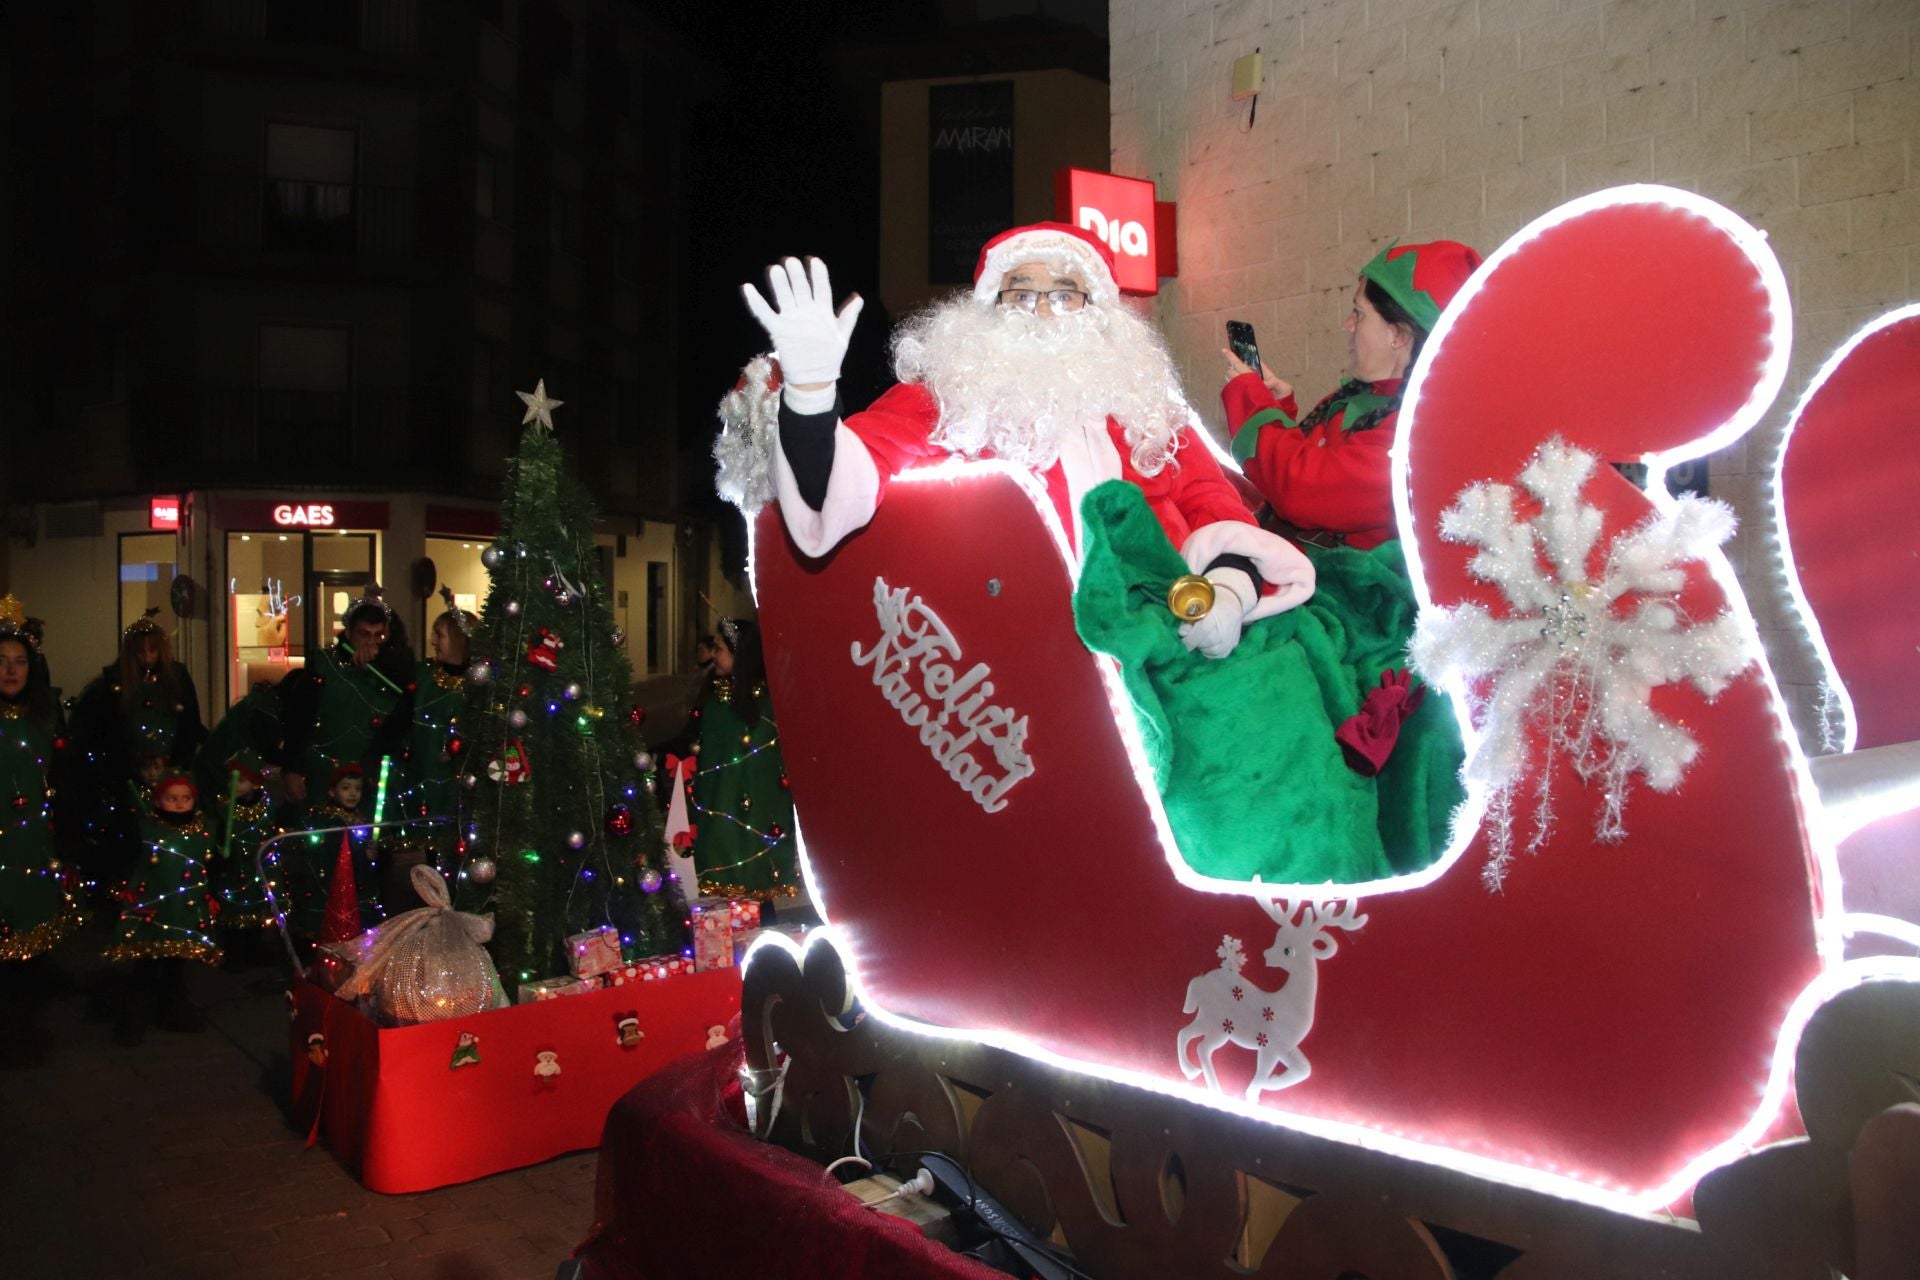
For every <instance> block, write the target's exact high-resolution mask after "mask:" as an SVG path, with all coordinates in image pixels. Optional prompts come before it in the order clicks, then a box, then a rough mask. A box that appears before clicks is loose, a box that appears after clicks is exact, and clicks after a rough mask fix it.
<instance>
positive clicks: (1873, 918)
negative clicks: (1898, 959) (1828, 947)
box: [1839, 911, 1920, 951]
mask: <svg viewBox="0 0 1920 1280" xmlns="http://www.w3.org/2000/svg"><path fill="white" fill-rule="evenodd" d="M1839 928H1840V930H1841V932H1843V933H1845V934H1846V935H1847V936H1848V937H1849V938H1857V937H1860V936H1861V935H1863V934H1870V935H1874V936H1877V937H1882V938H1891V939H1893V940H1894V941H1895V942H1899V943H1903V944H1905V945H1906V946H1909V947H1912V948H1913V949H1914V950H1915V951H1920V924H1915V923H1913V922H1912V921H1911V920H1902V919H1900V918H1899V917H1898V916H1885V915H1880V914H1878V913H1877V912H1872V911H1849V912H1847V913H1846V914H1845V915H1843V916H1841V917H1840V920H1839Z"/></svg>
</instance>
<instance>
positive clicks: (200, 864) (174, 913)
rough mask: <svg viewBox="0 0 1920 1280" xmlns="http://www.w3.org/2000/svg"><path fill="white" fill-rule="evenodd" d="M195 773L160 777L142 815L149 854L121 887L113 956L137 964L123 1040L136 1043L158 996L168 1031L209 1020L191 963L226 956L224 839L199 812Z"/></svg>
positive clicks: (123, 1015) (121, 1024)
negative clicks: (219, 920) (219, 891)
mask: <svg viewBox="0 0 1920 1280" xmlns="http://www.w3.org/2000/svg"><path fill="white" fill-rule="evenodd" d="M199 804H200V791H199V787H198V786H197V785H196V784H195V782H194V780H193V776H192V775H191V774H187V773H170V774H168V775H167V776H166V777H164V778H162V779H160V781H159V782H157V783H155V784H154V788H153V807H152V809H150V810H149V811H148V812H147V814H146V815H145V816H144V817H143V818H142V819H141V822H140V843H141V847H142V849H143V850H144V853H145V857H144V858H143V859H142V861H141V862H140V863H138V864H136V866H135V867H134V869H133V871H132V872H131V873H129V875H128V876H127V879H126V883H125V884H124V885H123V886H122V887H121V890H120V899H121V901H122V903H124V905H123V906H122V907H121V909H120V923H119V924H118V926H116V928H115V929H114V936H115V938H116V939H117V941H115V943H114V945H112V946H111V947H108V948H107V952H106V955H107V959H109V960H113V961H117V962H120V963H131V964H132V965H133V967H134V971H133V975H132V979H131V981H130V982H129V984H128V989H127V992H126V999H125V1002H124V1003H123V1004H122V1006H121V1010H120V1017H119V1020H118V1023H117V1025H116V1026H115V1028H114V1038H115V1039H116V1040H118V1041H119V1042H120V1043H121V1044H137V1043H139V1041H140V1040H141V1039H142V1037H144V1036H145V1034H146V1024H147V1016H148V1014H149V1012H150V1011H151V1007H152V1003H153V1002H155V1001H157V1003H158V1012H159V1021H160V1025H161V1026H162V1027H165V1028H166V1029H167V1030H169V1031H201V1030H204V1029H205V1028H206V1020H205V1018H203V1017H202V1016H201V1014H200V1011H199V1010H198V1009H197V1008H195V1007H194V1005H193V1003H192V1002H191V1001H190V1000H189V999H188V998H187V975H186V964H187V961H189V960H198V961H201V962H202V963H204V964H219V963H220V959H221V951H220V947H219V945H218V944H217V943H215V942H214V940H213V918H214V913H215V911H216V910H217V907H216V901H217V900H216V899H215V898H214V894H213V885H212V883H211V882H210V880H209V871H210V870H211V868H212V866H213V861H214V857H215V855H216V853H217V851H218V847H217V846H216V844H215V843H214V835H213V830H212V828H211V827H210V826H209V825H208V823H207V821H206V819H205V818H204V817H202V816H201V814H200V808H199Z"/></svg>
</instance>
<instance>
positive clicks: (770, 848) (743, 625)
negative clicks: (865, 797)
mask: <svg viewBox="0 0 1920 1280" xmlns="http://www.w3.org/2000/svg"><path fill="white" fill-rule="evenodd" d="M693 714H694V715H695V716H696V717H697V718H698V720H699V726H700V737H699V746H698V748H697V749H698V753H699V761H700V763H699V768H698V771H697V772H696V773H695V774H694V778H693V804H694V825H695V827H696V830H697V834H696V835H695V837H694V846H693V856H694V862H695V865H697V866H698V867H699V870H700V891H701V892H702V893H703V894H706V895H708V896H712V897H730V898H731V897H743V898H759V899H762V900H767V899H777V898H790V897H792V896H794V895H795V894H797V893H798V892H799V876H798V873H797V871H796V870H795V846H794V839H793V797H792V795H791V794H790V793H789V792H788V791H787V771H786V765H785V764H784V763H783V762H782V761H781V758H780V731H779V726H778V725H776V724H775V723H774V718H773V700H772V699H771V698H769V697H768V696H767V672H766V664H765V662H764V660H763V659H762V656H761V649H760V629H759V628H758V627H757V626H755V625H754V624H753V623H751V622H748V621H744V620H741V619H735V618H722V619H721V620H720V634H719V648H718V650H717V651H716V653H715V656H714V668H713V674H712V675H711V676H709V677H708V678H707V687H706V689H705V691H704V692H703V694H702V696H701V699H700V705H699V706H698V707H697V708H696V709H695V710H694V713H693ZM676 785H678V784H677V783H676Z"/></svg>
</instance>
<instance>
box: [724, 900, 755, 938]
mask: <svg viewBox="0 0 1920 1280" xmlns="http://www.w3.org/2000/svg"><path fill="white" fill-rule="evenodd" d="M727 914H728V915H729V916H731V917H732V918H733V931H734V932H735V933H736V934H740V933H746V932H747V931H748V930H750V929H758V928H759V927H760V904H759V903H758V902H757V901H755V900H754V899H752V898H735V899H734V900H733V901H731V902H729V903H728V904H727Z"/></svg>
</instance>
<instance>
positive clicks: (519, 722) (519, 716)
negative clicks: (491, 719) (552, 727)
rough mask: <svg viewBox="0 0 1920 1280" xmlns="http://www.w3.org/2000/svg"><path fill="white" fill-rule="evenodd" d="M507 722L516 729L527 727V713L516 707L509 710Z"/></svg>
mask: <svg viewBox="0 0 1920 1280" xmlns="http://www.w3.org/2000/svg"><path fill="white" fill-rule="evenodd" d="M507 723H508V724H510V725H512V726H513V727H514V728H516V729H524V728H526V727H527V713H526V712H524V711H522V710H521V709H520V708H518V707H515V708H514V709H513V710H511V711H509V712H507Z"/></svg>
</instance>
